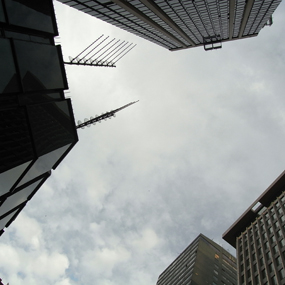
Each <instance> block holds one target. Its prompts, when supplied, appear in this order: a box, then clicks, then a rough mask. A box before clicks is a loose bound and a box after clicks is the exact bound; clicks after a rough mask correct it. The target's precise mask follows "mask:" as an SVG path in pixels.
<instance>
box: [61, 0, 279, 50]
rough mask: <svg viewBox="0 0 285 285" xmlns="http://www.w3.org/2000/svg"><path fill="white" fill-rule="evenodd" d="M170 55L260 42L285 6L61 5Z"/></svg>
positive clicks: (234, 2)
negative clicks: (256, 39) (230, 43)
mask: <svg viewBox="0 0 285 285" xmlns="http://www.w3.org/2000/svg"><path fill="white" fill-rule="evenodd" d="M59 1H60V2H62V3H65V4H67V5H69V6H71V7H73V8H75V9H78V10H80V11H82V12H85V13H87V14H89V15H91V16H94V17H96V18H98V19H101V20H103V21H105V22H108V23H110V24H112V25H115V26H117V27H119V28H122V29H124V30H126V31H128V32H131V33H133V34H135V35H138V36H140V37H142V38H145V39H147V40H149V41H151V42H154V43H156V44H158V45H160V46H162V47H164V48H167V49H169V50H172V51H173V50H180V49H186V48H192V47H197V46H204V48H205V50H211V49H216V48H221V45H222V42H224V41H231V40H236V39H242V38H247V37H253V36H257V35H258V33H259V32H260V30H261V29H262V28H263V27H264V26H265V25H271V24H272V18H271V16H272V14H273V12H274V11H275V9H276V8H277V7H278V5H279V4H280V2H281V0H264V1H259V0H248V1H245V0H228V1H217V0H214V1H213V0H195V1H194V0H193V1H190V0H169V1H165V0H155V1H152V0H128V1H127V0H59Z"/></svg>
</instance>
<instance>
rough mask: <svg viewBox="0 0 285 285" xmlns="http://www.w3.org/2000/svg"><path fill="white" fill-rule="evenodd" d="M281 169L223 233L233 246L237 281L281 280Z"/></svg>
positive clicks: (284, 274) (284, 185) (284, 221)
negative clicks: (272, 180)
mask: <svg viewBox="0 0 285 285" xmlns="http://www.w3.org/2000/svg"><path fill="white" fill-rule="evenodd" d="M284 190H285V171H284V172H283V173H282V174H281V175H280V176H279V177H278V178H277V179H276V180H275V181H274V182H273V183H272V184H271V185H270V186H269V187H268V188H267V189H266V190H265V191H264V192H263V193H262V194H261V195H260V196H259V197H258V198H257V199H256V200H255V201H254V202H253V203H252V204H251V205H250V207H249V208H248V209H247V210H246V211H245V212H244V213H243V214H242V215H241V216H240V218H238V219H237V221H235V223H234V224H233V225H232V226H231V227H230V228H229V229H228V230H227V231H226V232H225V233H224V234H223V238H224V239H225V240H226V241H227V242H228V243H229V244H231V245H232V246H233V247H234V248H236V252H237V265H238V266H237V268H238V284H239V285H242V284H272V285H282V284H285V239H284V237H285V207H284V204H285V192H284Z"/></svg>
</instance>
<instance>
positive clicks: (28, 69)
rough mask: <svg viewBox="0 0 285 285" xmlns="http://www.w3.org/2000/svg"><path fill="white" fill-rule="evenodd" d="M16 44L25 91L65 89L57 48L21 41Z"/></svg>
mask: <svg viewBox="0 0 285 285" xmlns="http://www.w3.org/2000/svg"><path fill="white" fill-rule="evenodd" d="M14 42H15V49H16V54H17V59H18V64H19V68H20V74H21V79H22V82H23V86H24V90H25V91H41V90H46V89H59V88H61V89H62V88H65V85H64V81H63V74H62V70H61V66H60V61H59V53H58V49H57V48H56V47H55V46H51V45H45V44H38V43H33V42H25V41H19V40H15V41H14Z"/></svg>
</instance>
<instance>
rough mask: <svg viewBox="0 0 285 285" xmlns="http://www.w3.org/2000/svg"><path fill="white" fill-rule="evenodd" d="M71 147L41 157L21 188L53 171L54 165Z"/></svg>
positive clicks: (23, 180)
mask: <svg viewBox="0 0 285 285" xmlns="http://www.w3.org/2000/svg"><path fill="white" fill-rule="evenodd" d="M69 147H70V144H68V145H66V146H63V147H61V148H59V149H56V150H54V151H52V152H50V153H47V154H45V155H43V156H41V157H39V158H38V160H37V161H36V162H35V163H34V165H33V166H32V167H31V169H30V170H29V171H28V173H27V174H26V175H25V177H24V178H23V179H22V180H21V182H20V183H19V186H21V185H23V184H24V183H26V182H28V181H30V180H32V179H34V178H36V177H38V176H40V175H41V174H43V173H45V172H47V171H49V170H51V169H52V167H53V166H54V164H55V163H56V162H57V161H58V160H59V158H60V157H61V156H62V155H63V154H64V152H65V151H66V150H67V149H68V148H69Z"/></svg>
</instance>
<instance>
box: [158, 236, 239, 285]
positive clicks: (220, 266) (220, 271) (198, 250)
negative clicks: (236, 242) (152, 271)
mask: <svg viewBox="0 0 285 285" xmlns="http://www.w3.org/2000/svg"><path fill="white" fill-rule="evenodd" d="M186 284H191V285H201V284H213V285H225V284H226V285H235V284H237V282H236V259H235V257H233V256H232V255H231V254H230V253H229V252H227V251H226V250H225V249H223V248H222V247H221V246H220V245H218V244H217V243H215V242H214V241H212V240H210V239H209V238H207V237H206V236H204V235H203V234H200V235H199V236H198V237H197V238H196V239H195V240H194V241H193V242H192V243H191V244H190V245H189V246H188V247H187V248H186V249H185V250H184V251H183V252H182V253H181V254H180V255H179V256H178V257H177V258H176V259H175V260H174V261H173V262H172V263H171V264H170V265H169V266H168V267H167V268H166V269H165V270H164V271H163V272H162V273H161V274H160V276H159V278H158V281H157V283H156V285H186Z"/></svg>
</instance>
